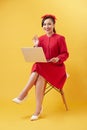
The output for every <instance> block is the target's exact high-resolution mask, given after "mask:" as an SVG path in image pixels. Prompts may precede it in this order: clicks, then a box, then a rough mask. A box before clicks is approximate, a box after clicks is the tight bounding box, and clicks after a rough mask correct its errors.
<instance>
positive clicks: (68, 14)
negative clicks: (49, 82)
mask: <svg viewBox="0 0 87 130" xmlns="http://www.w3.org/2000/svg"><path fill="white" fill-rule="evenodd" d="M45 13H52V14H54V15H56V17H57V23H56V30H57V33H60V34H62V35H64V36H65V37H66V41H67V46H68V49H69V53H70V57H69V59H68V60H67V62H66V65H67V71H68V72H69V74H70V78H69V80H68V82H67V84H66V86H65V91H66V94H67V98H68V100H69V101H78V102H81V101H84V102H86V101H87V82H86V81H87V80H86V79H87V67H86V66H87V36H86V35H87V1H86V0H72V1H70V0H66V1H65V0H43V1H42V0H36V1H34V0H33V1H29V0H0V99H7V98H11V97H14V96H15V95H17V94H18V92H19V91H20V90H21V89H22V88H23V87H24V85H25V83H26V82H27V79H28V76H29V73H30V70H31V66H32V65H31V64H28V63H25V61H24V59H23V55H22V53H21V50H20V48H21V47H23V46H32V37H33V36H34V35H35V34H38V35H42V34H43V33H44V32H43V30H42V28H41V16H42V15H44V14H45Z"/></svg>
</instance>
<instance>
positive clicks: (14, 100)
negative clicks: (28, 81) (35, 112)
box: [12, 95, 27, 104]
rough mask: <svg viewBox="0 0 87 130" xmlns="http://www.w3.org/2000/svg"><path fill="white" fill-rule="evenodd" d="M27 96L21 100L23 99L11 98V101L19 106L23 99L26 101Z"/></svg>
mask: <svg viewBox="0 0 87 130" xmlns="http://www.w3.org/2000/svg"><path fill="white" fill-rule="evenodd" d="M26 97H27V95H26V96H25V97H24V98H23V99H19V98H17V97H16V98H13V99H12V101H13V102H15V103H17V104H20V103H21V102H23V101H24V100H25V99H26Z"/></svg>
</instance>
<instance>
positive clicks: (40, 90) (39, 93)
mask: <svg viewBox="0 0 87 130" xmlns="http://www.w3.org/2000/svg"><path fill="white" fill-rule="evenodd" d="M45 86H46V81H45V79H44V78H43V77H42V76H40V75H39V76H38V79H37V81H36V111H35V113H34V115H38V114H40V111H41V109H42V102H43V96H44V90H45Z"/></svg>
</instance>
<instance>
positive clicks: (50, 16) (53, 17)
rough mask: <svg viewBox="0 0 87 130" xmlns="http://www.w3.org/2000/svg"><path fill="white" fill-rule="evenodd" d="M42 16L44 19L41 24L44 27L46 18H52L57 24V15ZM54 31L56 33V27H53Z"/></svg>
mask: <svg viewBox="0 0 87 130" xmlns="http://www.w3.org/2000/svg"><path fill="white" fill-rule="evenodd" d="M42 18H43V19H42V23H41V26H42V27H43V25H44V21H45V20H46V19H51V20H52V22H53V24H55V20H56V17H55V16H53V15H44V16H42ZM53 32H54V33H56V30H55V27H54V28H53Z"/></svg>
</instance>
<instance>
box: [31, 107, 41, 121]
mask: <svg viewBox="0 0 87 130" xmlns="http://www.w3.org/2000/svg"><path fill="white" fill-rule="evenodd" d="M42 111H43V108H42V109H41V111H40V113H39V114H38V115H32V116H31V118H30V120H31V121H35V120H37V119H38V118H39V117H40V115H41V113H42Z"/></svg>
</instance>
